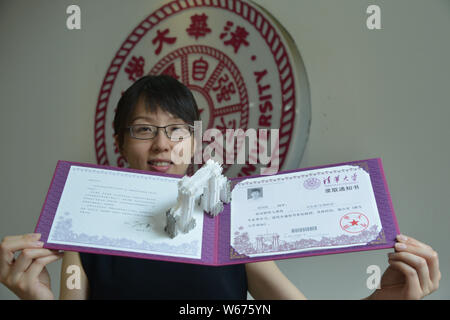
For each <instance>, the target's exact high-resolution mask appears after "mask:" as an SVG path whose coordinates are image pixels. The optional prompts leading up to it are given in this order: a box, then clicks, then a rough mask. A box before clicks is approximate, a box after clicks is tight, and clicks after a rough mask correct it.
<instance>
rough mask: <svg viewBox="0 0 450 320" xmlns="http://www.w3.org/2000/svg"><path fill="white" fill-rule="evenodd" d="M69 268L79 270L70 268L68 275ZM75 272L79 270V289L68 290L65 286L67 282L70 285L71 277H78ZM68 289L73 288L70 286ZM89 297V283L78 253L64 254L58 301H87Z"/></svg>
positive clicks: (67, 252) (68, 252)
mask: <svg viewBox="0 0 450 320" xmlns="http://www.w3.org/2000/svg"><path fill="white" fill-rule="evenodd" d="M70 266H77V267H79V268H73V267H72V268H71V269H75V271H74V270H71V269H69V271H70V272H69V273H67V270H68V268H69V267H70ZM76 270H79V271H80V272H79V276H80V288H79V289H78V288H73V289H71V288H69V286H68V285H67V280H69V281H70V282H71V283H72V280H73V277H74V276H78V273H77V271H76ZM70 287H73V285H71V286H70ZM88 295H89V282H88V278H87V276H86V273H85V272H84V269H83V266H82V264H81V259H80V254H79V253H78V252H70V251H66V252H64V257H63V261H62V265H61V284H60V291H59V299H60V300H87V298H88Z"/></svg>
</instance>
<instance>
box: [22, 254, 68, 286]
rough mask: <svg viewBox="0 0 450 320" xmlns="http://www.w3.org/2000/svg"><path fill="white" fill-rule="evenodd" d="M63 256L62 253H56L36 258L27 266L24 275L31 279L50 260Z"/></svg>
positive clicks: (35, 277)
mask: <svg viewBox="0 0 450 320" xmlns="http://www.w3.org/2000/svg"><path fill="white" fill-rule="evenodd" d="M62 257H63V253H56V254H53V255H50V256H46V257H42V258H38V259H36V260H34V261H33V263H32V264H31V265H30V267H29V268H28V270H27V272H25V274H24V277H25V278H26V279H27V280H29V281H32V280H33V279H37V277H38V276H39V275H40V274H41V272H42V270H43V269H44V268H45V266H46V265H47V264H49V263H51V262H54V261H57V260H59V259H61V258H62Z"/></svg>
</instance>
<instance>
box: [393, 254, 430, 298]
mask: <svg viewBox="0 0 450 320" xmlns="http://www.w3.org/2000/svg"><path fill="white" fill-rule="evenodd" d="M389 260H391V261H400V262H403V263H405V264H407V265H408V266H409V267H411V268H412V270H414V273H415V274H416V276H417V277H418V279H419V282H420V287H421V291H422V292H423V294H424V295H428V294H430V293H431V292H432V289H433V283H432V281H431V278H430V272H429V270H428V265H427V262H426V260H425V259H424V258H422V257H420V256H418V255H415V254H412V253H409V252H397V253H390V254H389ZM409 273H412V271H411V269H408V274H404V275H405V276H406V277H407V279H413V278H412V277H411V275H410V274H409Z"/></svg>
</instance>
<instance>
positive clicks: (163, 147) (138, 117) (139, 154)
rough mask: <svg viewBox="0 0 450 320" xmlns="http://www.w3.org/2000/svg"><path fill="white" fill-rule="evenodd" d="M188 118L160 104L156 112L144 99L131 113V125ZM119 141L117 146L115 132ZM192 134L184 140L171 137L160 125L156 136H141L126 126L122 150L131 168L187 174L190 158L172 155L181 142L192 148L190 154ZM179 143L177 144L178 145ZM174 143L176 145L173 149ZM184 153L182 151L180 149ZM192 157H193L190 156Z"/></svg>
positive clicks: (157, 123)
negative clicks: (182, 160) (150, 109)
mask: <svg viewBox="0 0 450 320" xmlns="http://www.w3.org/2000/svg"><path fill="white" fill-rule="evenodd" d="M185 123H186V122H185V121H183V120H182V119H180V118H177V117H175V116H173V115H172V114H170V113H168V112H166V111H163V110H161V109H160V108H157V109H156V111H155V112H150V111H147V110H146V108H145V107H144V104H143V103H142V101H140V102H139V103H138V105H137V106H136V108H135V110H134V112H133V114H132V116H131V123H130V125H135V124H150V125H154V126H159V127H163V126H167V125H169V124H185ZM114 138H115V141H116V145H117V146H118V145H119V143H118V136H117V135H116V136H114ZM193 140H194V139H193V137H192V136H191V137H190V138H188V139H185V140H183V141H182V142H175V141H171V140H170V139H169V138H168V137H167V136H166V134H165V132H164V129H159V130H158V134H157V135H156V137H154V138H153V139H149V140H139V139H135V138H133V137H132V136H131V135H130V132H129V131H128V130H127V131H125V134H124V143H123V147H122V150H121V154H122V156H124V157H125V159H126V160H127V162H128V164H129V165H130V168H132V169H138V170H147V171H157V172H163V173H170V174H179V175H184V174H185V173H186V170H187V168H188V166H189V162H188V161H184V163H180V162H181V161H178V160H176V159H175V160H174V159H172V154H177V155H178V154H180V151H177V150H180V149H181V148H180V147H181V145H179V144H183V146H185V147H186V148H188V149H185V150H189V148H190V149H191V150H190V151H191V153H190V154H191V155H193V151H194V142H193ZM177 145H178V146H177ZM175 146H177V148H176V149H175V150H174V148H175ZM181 155H182V152H181ZM190 158H191V157H190Z"/></svg>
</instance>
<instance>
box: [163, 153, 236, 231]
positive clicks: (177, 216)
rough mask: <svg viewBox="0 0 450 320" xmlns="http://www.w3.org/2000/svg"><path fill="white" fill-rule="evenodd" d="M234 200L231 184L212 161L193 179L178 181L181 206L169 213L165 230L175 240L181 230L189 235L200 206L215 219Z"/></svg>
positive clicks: (217, 164)
mask: <svg viewBox="0 0 450 320" xmlns="http://www.w3.org/2000/svg"><path fill="white" fill-rule="evenodd" d="M230 200H231V182H230V180H228V178H227V177H225V176H224V175H222V166H221V165H220V164H219V163H217V162H215V161H214V160H211V159H210V160H208V161H207V162H206V164H205V165H204V166H203V167H201V168H200V169H199V170H197V172H196V173H195V174H194V175H193V176H192V177H188V176H184V177H183V178H182V179H181V180H180V181H179V182H178V198H177V204H176V206H175V207H173V208H170V209H169V210H167V212H166V227H165V228H164V231H166V232H167V233H168V234H169V236H170V237H171V238H175V237H176V236H177V234H178V231H181V232H183V233H188V232H189V231H190V230H192V229H193V228H194V227H195V219H194V218H193V217H192V213H193V212H194V208H195V205H196V203H197V204H199V205H200V208H202V209H203V210H204V211H206V212H207V213H209V214H210V215H211V216H213V217H215V216H217V215H218V214H219V213H220V212H221V211H222V210H223V204H224V203H229V202H230Z"/></svg>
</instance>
